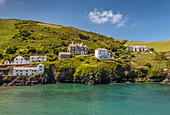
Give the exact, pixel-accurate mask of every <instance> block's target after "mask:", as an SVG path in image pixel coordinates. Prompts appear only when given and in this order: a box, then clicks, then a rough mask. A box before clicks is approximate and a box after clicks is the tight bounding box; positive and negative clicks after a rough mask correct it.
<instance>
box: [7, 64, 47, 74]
mask: <svg viewBox="0 0 170 115" xmlns="http://www.w3.org/2000/svg"><path fill="white" fill-rule="evenodd" d="M38 73H44V65H42V64H39V65H38V66H37V67H26V66H22V67H13V70H12V71H10V72H9V75H13V76H30V75H35V74H38Z"/></svg>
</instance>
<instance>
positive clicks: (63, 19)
mask: <svg viewBox="0 0 170 115" xmlns="http://www.w3.org/2000/svg"><path fill="white" fill-rule="evenodd" d="M0 18H4V19H24V20H37V21H42V22H46V23H52V24H57V25H64V26H72V27H75V28H78V29H81V30H85V31H92V32H95V33H99V34H102V35H106V36H108V37H113V38H114V39H121V40H129V41H147V42H150V41H161V40H167V39H170V0H0Z"/></svg>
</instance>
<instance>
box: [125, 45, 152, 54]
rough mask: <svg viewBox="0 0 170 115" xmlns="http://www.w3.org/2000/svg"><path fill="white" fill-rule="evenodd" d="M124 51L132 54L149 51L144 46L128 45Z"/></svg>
mask: <svg viewBox="0 0 170 115" xmlns="http://www.w3.org/2000/svg"><path fill="white" fill-rule="evenodd" d="M126 50H129V51H133V52H150V51H149V49H148V48H147V47H146V46H134V45H128V46H127V47H126ZM150 53H151V52H150Z"/></svg>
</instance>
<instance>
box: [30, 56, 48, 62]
mask: <svg viewBox="0 0 170 115" xmlns="http://www.w3.org/2000/svg"><path fill="white" fill-rule="evenodd" d="M37 61H40V62H44V61H47V56H46V55H41V56H40V55H35V56H30V62H37Z"/></svg>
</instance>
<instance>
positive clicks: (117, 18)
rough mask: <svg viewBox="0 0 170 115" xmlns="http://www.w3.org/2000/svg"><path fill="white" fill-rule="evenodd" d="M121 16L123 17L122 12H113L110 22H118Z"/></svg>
mask: <svg viewBox="0 0 170 115" xmlns="http://www.w3.org/2000/svg"><path fill="white" fill-rule="evenodd" d="M122 18H123V15H122V14H120V13H117V14H114V15H113V17H112V20H111V22H112V23H119V22H120V21H121V20H122Z"/></svg>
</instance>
